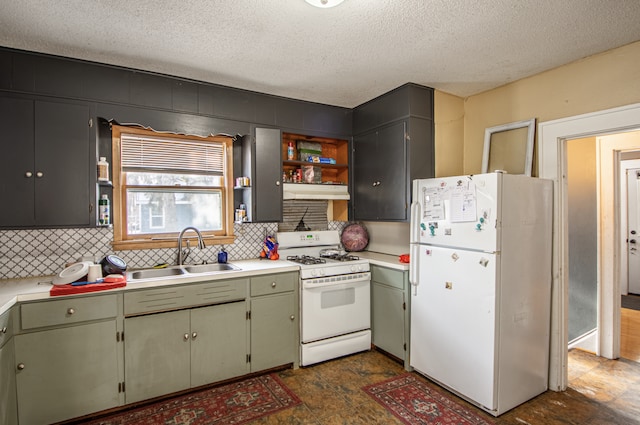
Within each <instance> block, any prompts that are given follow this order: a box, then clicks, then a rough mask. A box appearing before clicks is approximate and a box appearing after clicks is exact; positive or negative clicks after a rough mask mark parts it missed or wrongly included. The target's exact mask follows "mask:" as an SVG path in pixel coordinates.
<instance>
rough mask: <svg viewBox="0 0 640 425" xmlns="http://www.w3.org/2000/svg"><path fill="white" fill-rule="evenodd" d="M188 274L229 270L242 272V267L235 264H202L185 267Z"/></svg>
mask: <svg viewBox="0 0 640 425" xmlns="http://www.w3.org/2000/svg"><path fill="white" fill-rule="evenodd" d="M183 268H184V269H185V270H186V271H187V272H188V273H209V272H223V271H227V270H240V267H237V266H234V265H233V264H228V263H225V264H220V263H215V264H201V265H197V266H183Z"/></svg>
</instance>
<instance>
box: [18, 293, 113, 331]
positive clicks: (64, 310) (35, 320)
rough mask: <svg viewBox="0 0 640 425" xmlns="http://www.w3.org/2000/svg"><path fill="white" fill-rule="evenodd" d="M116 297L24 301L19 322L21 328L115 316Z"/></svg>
mask: <svg viewBox="0 0 640 425" xmlns="http://www.w3.org/2000/svg"><path fill="white" fill-rule="evenodd" d="M117 297H118V296H117V295H115V294H114V295H104V296H100V297H74V298H65V299H62V300H55V301H42V302H36V303H25V304H22V305H21V306H20V323H21V324H22V329H33V328H39V327H44V326H57V325H64V324H67V323H78V322H85V321H88V320H99V319H107V318H110V317H116V316H117V315H118V301H117Z"/></svg>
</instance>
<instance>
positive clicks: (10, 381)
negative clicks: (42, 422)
mask: <svg viewBox="0 0 640 425" xmlns="http://www.w3.org/2000/svg"><path fill="white" fill-rule="evenodd" d="M15 371H16V367H15V360H14V356H13V339H10V340H9V341H8V342H7V343H6V344H5V345H4V346H3V347H2V348H0V424H1V425H14V424H17V423H18V405H17V402H16V373H15Z"/></svg>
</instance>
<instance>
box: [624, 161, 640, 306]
mask: <svg viewBox="0 0 640 425" xmlns="http://www.w3.org/2000/svg"><path fill="white" fill-rule="evenodd" d="M639 197H640V169H639V168H635V169H631V170H627V255H628V262H627V267H628V282H629V293H632V294H639V295H640V251H639V250H640V235H639V234H638V232H639V231H640V202H639V201H640V199H639Z"/></svg>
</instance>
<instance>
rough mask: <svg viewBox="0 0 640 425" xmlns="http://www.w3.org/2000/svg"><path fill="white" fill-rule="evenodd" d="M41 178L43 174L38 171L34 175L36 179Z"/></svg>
mask: <svg viewBox="0 0 640 425" xmlns="http://www.w3.org/2000/svg"><path fill="white" fill-rule="evenodd" d="M42 176H44V173H43V172H42V171H38V172H37V173H36V177H38V178H40V177H42Z"/></svg>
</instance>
